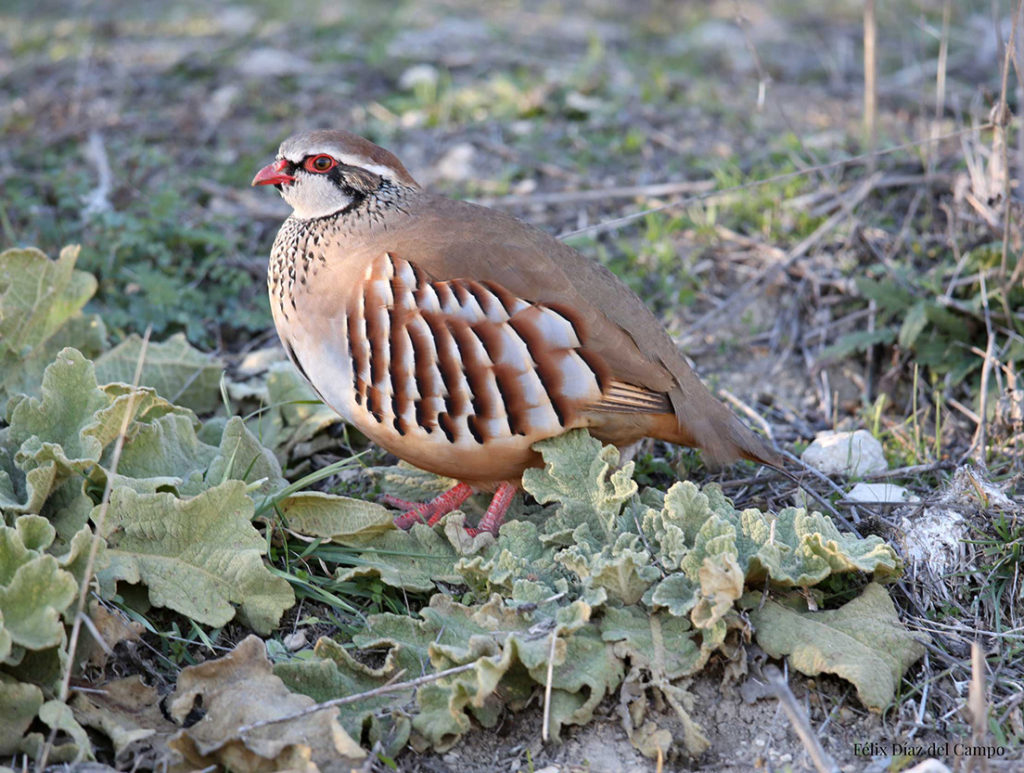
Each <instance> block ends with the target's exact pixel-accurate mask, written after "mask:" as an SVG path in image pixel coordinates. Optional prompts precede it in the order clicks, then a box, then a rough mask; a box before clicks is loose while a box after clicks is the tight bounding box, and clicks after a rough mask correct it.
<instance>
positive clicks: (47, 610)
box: [0, 515, 78, 661]
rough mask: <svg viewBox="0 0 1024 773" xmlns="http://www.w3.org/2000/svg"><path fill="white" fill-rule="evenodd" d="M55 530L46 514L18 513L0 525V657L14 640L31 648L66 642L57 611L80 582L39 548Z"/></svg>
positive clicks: (45, 545)
mask: <svg viewBox="0 0 1024 773" xmlns="http://www.w3.org/2000/svg"><path fill="white" fill-rule="evenodd" d="M54 536H56V531H55V530H54V528H53V527H52V526H50V524H49V523H48V522H47V520H46V519H45V518H41V517H40V516H37V515H22V516H19V517H18V518H17V520H16V521H15V525H14V527H13V528H12V527H9V526H0V661H2V660H3V659H5V658H7V657H9V656H10V654H11V651H12V649H11V648H12V645H16V646H19V647H24V648H26V649H29V650H42V649H47V648H49V647H56V646H58V645H60V644H62V643H63V642H64V625H63V624H62V622H61V619H60V617H61V614H62V613H63V612H64V610H65V609H67V608H68V607H69V606H70V605H71V604H72V603H73V602H74V600H75V597H76V596H77V594H78V583H77V582H75V578H74V577H73V576H72V575H71V574H70V573H69V572H66V571H64V570H63V569H61V568H60V564H59V563H58V561H57V559H56V558H54V557H53V556H51V555H49V554H47V553H45V552H43V551H44V550H45V549H46V548H48V547H49V546H50V544H51V543H52V542H53V538H54Z"/></svg>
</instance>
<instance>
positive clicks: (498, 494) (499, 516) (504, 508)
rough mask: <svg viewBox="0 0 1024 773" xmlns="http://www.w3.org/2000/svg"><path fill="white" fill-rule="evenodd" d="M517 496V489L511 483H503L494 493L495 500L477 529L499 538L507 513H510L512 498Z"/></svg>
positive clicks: (488, 507)
mask: <svg viewBox="0 0 1024 773" xmlns="http://www.w3.org/2000/svg"><path fill="white" fill-rule="evenodd" d="M515 495H516V487H515V486H513V485H512V484H511V483H502V484H501V485H500V486H498V490H497V491H495V492H494V498H493V499H492V500H491V504H490V505H488V506H487V512H486V513H484V517H483V518H481V519H480V523H479V524H478V525H477V529H478V530H479V531H489V532H490V533H491V534H493V535H495V536H497V535H498V529H499V528H500V527H501V524H502V522H503V521H504V520H505V513H507V512H508V506H509V505H511V504H512V497H514V496H515Z"/></svg>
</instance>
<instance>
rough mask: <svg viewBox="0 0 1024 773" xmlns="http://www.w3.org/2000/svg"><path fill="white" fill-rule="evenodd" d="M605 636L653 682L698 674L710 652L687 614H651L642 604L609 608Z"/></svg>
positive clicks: (622, 655) (604, 618)
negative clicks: (703, 644) (643, 608)
mask: <svg viewBox="0 0 1024 773" xmlns="http://www.w3.org/2000/svg"><path fill="white" fill-rule="evenodd" d="M600 630H601V638H602V639H603V640H604V641H606V642H611V643H613V644H614V645H615V648H614V651H615V654H616V655H617V656H618V657H620V658H622V659H624V660H625V659H628V660H629V662H630V666H631V670H632V671H634V672H637V671H640V670H646V671H648V672H649V674H650V675H651V678H652V679H653V681H655V682H658V681H659V680H665V681H672V680H675V679H681V678H683V677H686V676H690V675H692V674H695V673H697V671H699V670H700V669H701V668H703V667H704V663H705V662H707V654H704V653H702V652H701V647H700V645H699V644H698V643H697V642H698V641H699V639H700V634H699V633H697V632H696V631H694V629H693V627H692V626H691V625H690V622H689V621H688V620H687V619H686V618H683V617H673V616H667V615H665V614H664V613H661V614H655V615H651V614H648V613H645V612H644V611H643V610H642V609H640V608H639V607H635V606H633V607H609V608H608V609H606V610H605V612H604V617H603V618H602V620H601V626H600Z"/></svg>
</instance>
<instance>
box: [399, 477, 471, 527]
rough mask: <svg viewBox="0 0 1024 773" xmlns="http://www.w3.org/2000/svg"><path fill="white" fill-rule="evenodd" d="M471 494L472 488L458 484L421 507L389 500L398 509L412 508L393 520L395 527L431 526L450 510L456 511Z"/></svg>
mask: <svg viewBox="0 0 1024 773" xmlns="http://www.w3.org/2000/svg"><path fill="white" fill-rule="evenodd" d="M472 493H473V489H472V488H470V487H469V486H468V485H466V484H465V483H459V484H458V485H456V486H453V487H452V488H450V489H448V490H447V491H446V492H444V493H443V494H441V495H440V496H436V497H434V498H433V499H431V500H430V501H429V502H424V503H423V504H421V505H418V504H416V503H415V502H407V501H405V500H403V499H398V498H397V497H394V498H391V499H392V501H393V502H395V504H398V506H399V507H404V506H406V505H409V506H411V508H412V509H411V510H407V511H406V512H404V513H402V514H401V515H400V516H398V517H397V518H395V526H397V527H398V528H399V529H411V528H412V525H413V524H414V523H425V524H427V526H433V525H434V524H435V523H437V522H438V521H439V520H441V516H443V515H447V514H448V513H450V512H452V510H458V509H459V507H461V506H462V503H463V502H465V501H466V500H467V499H469V497H470V495H471V494H472Z"/></svg>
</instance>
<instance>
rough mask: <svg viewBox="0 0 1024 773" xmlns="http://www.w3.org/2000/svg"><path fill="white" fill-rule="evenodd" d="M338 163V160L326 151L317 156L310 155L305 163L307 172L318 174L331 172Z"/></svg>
mask: <svg viewBox="0 0 1024 773" xmlns="http://www.w3.org/2000/svg"><path fill="white" fill-rule="evenodd" d="M337 165H338V162H337V161H335V160H334V159H333V158H332V157H331V156H329V155H327V154H326V153H321V154H319V155H317V156H310V157H309V158H307V159H306V162H305V163H304V164H303V166H304V167H305V168H306V171H307V172H315V173H316V174H323V173H324V172H329V171H331V170H332V169H334V167H336V166H337Z"/></svg>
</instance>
